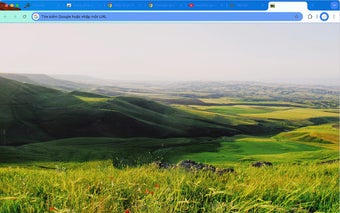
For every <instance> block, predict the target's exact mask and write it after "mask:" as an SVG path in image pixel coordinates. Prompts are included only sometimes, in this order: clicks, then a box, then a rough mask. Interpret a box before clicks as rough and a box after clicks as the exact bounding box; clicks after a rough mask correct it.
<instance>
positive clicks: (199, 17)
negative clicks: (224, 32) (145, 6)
mask: <svg viewBox="0 0 340 213" xmlns="http://www.w3.org/2000/svg"><path fill="white" fill-rule="evenodd" d="M32 19H33V20H34V21H36V22H99V21H100V22H164V21H167V22H179V21H187V22H202V21H203V22H204V21H207V22H220V21H227V22H228V21H297V22H298V21H301V20H302V19H303V15H302V13H300V12H273V13H271V12H150V11H148V12H36V13H33V15H32Z"/></svg>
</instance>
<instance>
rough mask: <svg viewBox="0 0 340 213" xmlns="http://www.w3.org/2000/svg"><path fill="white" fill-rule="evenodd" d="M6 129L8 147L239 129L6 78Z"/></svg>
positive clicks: (2, 87) (1, 110)
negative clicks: (97, 100) (89, 99)
mask: <svg viewBox="0 0 340 213" xmlns="http://www.w3.org/2000/svg"><path fill="white" fill-rule="evenodd" d="M73 94H74V93H73ZM75 94H78V95H79V93H75ZM0 130H1V131H0V136H1V139H0V144H2V145H20V144H25V143H31V142H38V141H48V140H54V139H62V138H71V137H198V136H221V135H234V134H236V133H239V131H238V130H236V129H235V128H233V127H231V126H228V125H227V120H226V121H225V122H221V121H220V120H219V121H218V122H217V121H214V120H211V119H206V118H204V117H200V116H197V115H193V114H190V113H188V112H184V111H182V110H179V109H176V108H173V107H169V106H166V105H163V104H160V103H157V102H154V101H149V100H145V99H141V98H135V97H116V98H112V99H110V100H108V101H105V102H100V103H93V104H90V103H88V102H86V101H83V100H81V99H79V98H77V97H76V96H74V95H72V93H65V92H62V91H59V90H55V89H50V88H46V87H42V86H37V85H32V84H26V83H20V82H18V81H13V80H10V79H6V78H1V77H0Z"/></svg>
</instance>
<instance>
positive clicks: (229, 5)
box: [0, 0, 339, 11]
mask: <svg viewBox="0 0 340 213" xmlns="http://www.w3.org/2000/svg"><path fill="white" fill-rule="evenodd" d="M279 1H280V0H279ZM286 1H289V0H286ZM269 2H278V1H277V0H273V1H252V0H248V1H207V0H194V1H178V0H173V1H169V0H157V1H152V0H150V1H145V0H134V1H120V0H112V1H110V0H106V1H102V0H98V1H93V0H92V1H79V0H69V1H65V0H63V1H55V0H44V1H36V0H33V1H28V0H25V1H23V0H2V1H1V0H0V10H14V9H17V10H28V11H44V10H47V11H53V10H62V11H68V10H73V11H95V10H97V11H98V10H102V11H111V10H112V11H121V10H122V11H124V10H137V11H139V10H151V11H153V10H156V11H164V10H169V11H171V10H181V11H182V10H184V11H186V10H188V11H190V10H193V11H203V10H227V11H239V10H244V11H247V10H249V11H253V10H260V11H261V10H263V11H265V10H267V9H268V4H269ZM292 2H293V1H292ZM301 2H303V1H301ZM307 5H308V9H309V10H339V1H328V0H326V1H307Z"/></svg>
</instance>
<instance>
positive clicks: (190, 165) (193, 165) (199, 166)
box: [177, 160, 216, 172]
mask: <svg viewBox="0 0 340 213" xmlns="http://www.w3.org/2000/svg"><path fill="white" fill-rule="evenodd" d="M177 166H178V167H181V168H183V169H186V170H193V169H195V170H206V171H212V172H215V171H216V168H215V167H214V166H212V165H207V164H203V163H197V162H195V161H193V160H184V161H181V162H179V163H178V164H177Z"/></svg>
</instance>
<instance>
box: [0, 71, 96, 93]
mask: <svg viewBox="0 0 340 213" xmlns="http://www.w3.org/2000/svg"><path fill="white" fill-rule="evenodd" d="M0 77H4V78H8V79H12V80H15V81H19V82H22V83H30V84H36V85H40V86H45V87H50V88H55V89H60V90H65V91H73V90H87V89H89V88H91V86H90V85H87V84H82V83H76V82H72V81H66V80H61V79H56V78H52V77H50V76H48V75H44V74H14V73H0Z"/></svg>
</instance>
